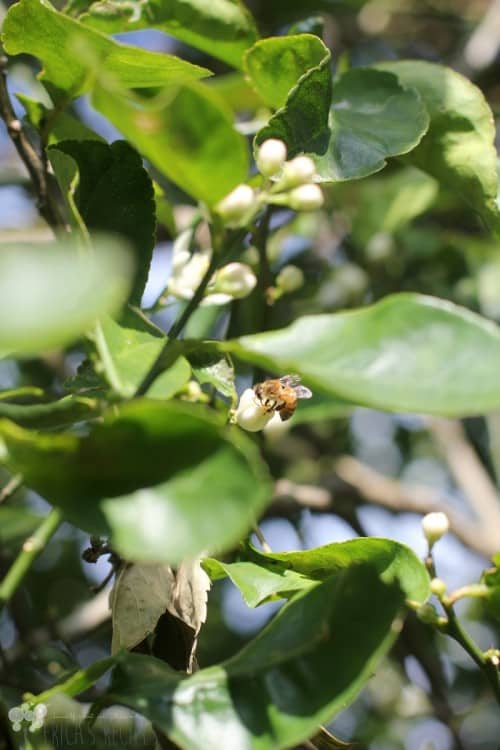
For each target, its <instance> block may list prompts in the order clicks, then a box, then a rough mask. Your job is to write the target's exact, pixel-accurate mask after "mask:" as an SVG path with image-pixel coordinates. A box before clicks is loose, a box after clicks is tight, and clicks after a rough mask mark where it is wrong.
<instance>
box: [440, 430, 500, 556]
mask: <svg viewBox="0 0 500 750" xmlns="http://www.w3.org/2000/svg"><path fill="white" fill-rule="evenodd" d="M427 424H428V428H429V430H430V433H431V435H432V437H433V438H434V440H435V442H436V443H437V445H438V447H439V448H440V450H441V452H442V454H443V456H444V458H445V460H446V463H447V464H448V467H449V469H450V472H451V474H452V476H453V478H454V479H455V482H456V484H457V486H458V487H459V488H460V489H461V490H462V492H463V493H464V495H465V496H466V498H467V500H468V502H469V505H470V507H471V509H472V511H473V512H474V514H475V515H476V517H477V521H478V524H479V525H480V526H481V528H482V530H483V535H484V536H485V538H487V539H488V540H489V542H490V544H491V545H492V546H493V547H496V548H497V549H498V530H499V529H500V498H499V496H498V492H497V489H496V487H495V485H494V484H493V482H492V480H491V479H490V476H489V474H488V472H487V471H486V469H485V468H484V466H483V464H482V463H481V461H480V460H479V458H478V455H477V453H476V452H475V450H474V448H473V447H472V445H471V444H470V443H469V441H468V440H467V437H466V435H465V432H464V428H463V427H462V424H461V423H460V422H458V421H453V420H450V419H436V418H433V419H429V420H428V423H427Z"/></svg>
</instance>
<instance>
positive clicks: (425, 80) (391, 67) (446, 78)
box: [377, 60, 500, 227]
mask: <svg viewBox="0 0 500 750" xmlns="http://www.w3.org/2000/svg"><path fill="white" fill-rule="evenodd" d="M377 67H378V68H383V69H384V70H388V71H390V72H391V73H395V74H396V75H397V76H398V78H399V80H400V81H401V83H402V84H403V85H405V86H413V87H414V88H415V89H417V90H418V92H419V93H420V96H421V97H422V99H423V101H424V103H425V106H426V107H427V110H428V112H429V115H430V126H429V131H428V133H427V135H426V136H425V138H423V140H422V142H421V143H420V145H419V147H418V148H417V149H415V151H413V152H412V153H411V155H410V156H409V157H408V158H409V160H410V161H411V162H412V163H413V164H415V166H417V167H419V168H420V169H423V170H424V171H426V172H429V174H431V175H433V176H434V177H435V178H436V179H437V180H439V181H440V182H441V183H442V184H443V185H444V186H446V187H448V188H449V189H450V190H452V191H456V192H458V193H459V194H460V195H461V196H462V197H463V199H464V200H465V201H466V202H467V203H469V205H471V206H472V207H473V208H474V209H476V211H478V212H479V213H480V214H481V215H482V216H483V218H484V219H485V221H486V222H487V223H488V224H489V225H490V227H493V226H496V227H498V226H500V221H499V214H498V208H497V206H496V203H495V199H496V196H497V192H498V184H497V171H496V161H497V155H496V149H495V146H494V139H495V126H494V122H493V115H492V112H491V110H490V108H489V106H488V104H487V102H486V100H485V98H484V96H483V94H482V92H481V90H480V89H479V88H478V87H477V86H475V85H474V84H473V83H471V81H469V80H468V79H467V78H464V77H463V76H462V75H460V73H457V72H456V71H455V70H452V69H451V68H447V67H445V66H444V65H436V64H434V63H430V62H425V61H423V60H403V61H398V62H387V63H381V64H379V65H378V66H377Z"/></svg>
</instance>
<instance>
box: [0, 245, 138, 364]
mask: <svg viewBox="0 0 500 750" xmlns="http://www.w3.org/2000/svg"><path fill="white" fill-rule="evenodd" d="M131 277H132V263H131V258H130V254H129V253H128V252H126V251H125V249H124V248H123V247H122V246H120V245H118V244H117V243H116V241H111V240H109V239H96V241H95V243H94V248H93V251H92V252H90V251H89V252H86V253H85V254H82V251H81V249H80V248H79V247H78V246H77V245H76V244H75V243H74V242H70V240H66V239H64V240H61V241H60V242H59V243H48V244H43V245H36V246H28V245H7V246H4V247H3V248H2V253H1V254H0V350H1V351H3V352H16V353H18V354H33V353H37V352H43V351H46V350H48V349H54V348H56V347H61V346H65V345H66V344H69V343H70V342H71V341H74V340H75V339H76V338H78V337H79V336H80V335H81V334H83V333H85V331H86V330H87V329H88V328H90V326H92V324H93V323H94V321H95V320H96V319H97V318H99V317H100V316H102V315H105V314H106V313H108V312H114V311H116V310H117V309H118V308H119V307H120V306H121V305H122V304H123V303H124V301H125V300H126V298H127V295H128V292H129V289H130V280H131Z"/></svg>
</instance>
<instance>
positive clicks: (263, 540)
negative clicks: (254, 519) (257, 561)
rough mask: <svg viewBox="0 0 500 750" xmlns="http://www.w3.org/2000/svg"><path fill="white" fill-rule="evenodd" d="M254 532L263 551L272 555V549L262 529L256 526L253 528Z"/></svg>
mask: <svg viewBox="0 0 500 750" xmlns="http://www.w3.org/2000/svg"><path fill="white" fill-rule="evenodd" d="M253 532H254V534H255V536H256V537H257V539H258V540H259V542H260V545H261V547H262V551H263V552H266V553H267V554H268V555H270V554H271V552H272V549H271V547H270V546H269V544H268V543H267V541H266V537H265V536H264V534H263V533H262V529H261V528H260V526H258V525H257V524H255V526H254V527H253Z"/></svg>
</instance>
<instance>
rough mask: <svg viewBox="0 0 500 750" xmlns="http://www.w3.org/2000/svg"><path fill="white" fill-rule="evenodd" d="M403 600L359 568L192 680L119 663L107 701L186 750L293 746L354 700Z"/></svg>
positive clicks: (146, 665)
mask: <svg viewBox="0 0 500 750" xmlns="http://www.w3.org/2000/svg"><path fill="white" fill-rule="evenodd" d="M401 603H402V595H401V593H400V592H399V591H398V590H397V588H396V587H395V586H386V585H385V584H383V583H382V582H381V581H380V580H379V578H378V576H377V575H376V574H375V573H374V572H373V570H372V569H370V568H369V567H367V566H359V567H358V566H355V567H353V568H350V569H348V570H346V571H344V573H342V574H341V575H339V576H338V577H336V578H334V579H328V580H327V581H325V582H323V583H320V584H317V585H316V586H314V587H313V588H312V589H310V590H309V591H307V592H304V593H303V594H299V595H298V596H297V597H296V598H294V599H293V600H292V601H291V602H289V603H288V604H287V605H285V606H284V607H283V608H282V609H281V610H280V612H279V613H278V615H277V616H276V617H275V618H274V619H273V620H272V622H271V623H270V624H269V625H268V626H267V627H266V628H264V630H263V631H262V632H261V633H260V634H259V635H258V636H257V637H256V638H255V639H254V640H253V641H251V642H250V643H249V644H248V645H247V646H246V647H245V648H244V649H243V650H242V651H241V652H240V653H238V654H237V655H236V656H234V657H233V658H232V659H229V660H228V661H226V662H224V663H222V664H220V665H217V666H213V667H209V668H208V669H202V670H200V671H199V672H197V673H196V674H195V675H193V676H192V677H188V678H182V677H181V676H180V675H179V674H178V673H176V672H174V671H172V670H171V669H169V668H168V667H167V666H166V665H165V664H163V663H162V662H160V661H157V660H155V659H151V658H148V657H146V656H139V655H136V654H127V655H124V656H122V657H120V658H119V662H118V665H117V667H116V669H115V671H114V674H113V680H112V684H111V688H110V690H109V694H108V695H107V697H106V701H107V702H109V703H112V702H115V703H122V704H124V705H126V706H129V707H130V708H132V709H133V710H136V711H139V712H140V713H142V714H143V715H144V716H146V717H147V718H148V719H150V721H152V722H153V724H155V725H156V726H157V727H159V728H160V729H161V730H162V731H164V732H165V733H166V734H168V735H169V737H170V738H171V739H172V740H173V741H174V742H175V743H176V744H178V745H179V746H180V747H181V748H185V750H219V748H221V747H245V748H248V750H281V749H282V748H283V749H284V748H289V747H293V746H294V745H295V744H297V743H299V742H301V741H302V740H304V739H306V738H308V737H310V736H311V735H312V734H313V733H315V732H316V730H317V728H318V726H319V725H320V724H321V723H323V722H326V721H329V720H330V719H331V718H332V717H333V716H334V715H335V714H337V713H338V712H339V711H341V710H342V709H343V708H345V707H346V706H348V705H349V704H350V703H351V702H352V701H353V700H354V698H355V697H356V695H357V694H358V693H359V691H360V689H361V688H362V686H363V684H364V683H365V682H366V681H367V680H368V679H369V677H370V676H371V675H372V674H373V671H374V669H375V668H376V665H377V663H378V662H379V660H380V658H381V657H382V656H383V654H385V653H386V652H387V650H388V649H389V647H390V645H391V644H392V642H393V641H394V638H395V637H396V634H397V629H396V628H394V621H395V618H396V617H397V613H398V611H399V609H400V606H401ZM366 612H370V628H368V629H367V628H366Z"/></svg>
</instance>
